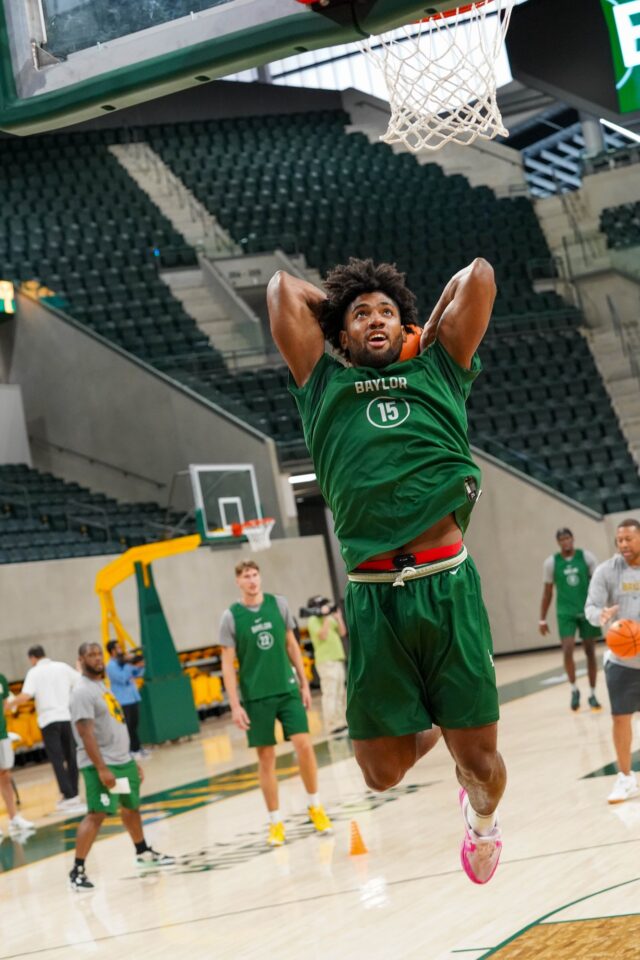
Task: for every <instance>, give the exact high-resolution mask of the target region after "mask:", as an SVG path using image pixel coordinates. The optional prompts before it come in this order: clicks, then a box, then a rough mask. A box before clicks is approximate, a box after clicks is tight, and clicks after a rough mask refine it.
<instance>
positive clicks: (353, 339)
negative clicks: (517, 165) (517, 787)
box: [267, 259, 506, 883]
mask: <svg viewBox="0 0 640 960" xmlns="http://www.w3.org/2000/svg"><path fill="white" fill-rule="evenodd" d="M324 286H325V292H323V291H321V290H319V289H318V288H316V287H315V286H313V285H312V284H310V283H307V282H305V281H303V280H299V279H297V278H295V277H291V276H289V275H288V274H286V273H284V272H279V273H277V274H276V275H275V276H274V277H273V278H272V280H271V282H270V284H269V289H268V293H267V298H268V306H269V315H270V319H271V330H272V333H273V337H274V340H275V342H276V344H277V346H278V348H279V350H280V352H281V354H282V356H283V357H284V359H285V361H286V362H287V364H288V366H289V368H290V370H291V373H292V375H293V379H294V380H295V385H294V384H292V385H291V386H290V390H291V392H292V394H293V396H294V397H295V399H296V402H297V404H298V408H299V410H300V415H301V417H302V422H303V426H304V432H305V438H306V441H307V445H308V447H309V450H310V452H311V456H312V459H313V461H314V465H315V469H316V474H317V477H318V482H319V484H320V488H321V490H322V492H323V495H324V497H325V499H326V500H327V502H328V504H329V506H330V507H331V510H332V512H333V518H334V523H335V530H336V535H337V536H338V539H339V541H340V545H341V551H342V556H343V558H344V560H345V563H346V566H347V570H348V571H349V581H350V582H349V585H348V588H347V595H346V601H345V602H346V613H347V621H348V626H349V637H350V644H351V655H350V661H349V678H348V694H347V696H348V706H347V719H348V723H349V732H350V734H351V737H352V739H353V741H354V749H355V755H356V759H357V761H358V763H359V765H360V767H361V769H362V771H363V774H364V778H365V780H366V782H367V784H368V786H369V787H371V788H372V789H374V790H385V789H387V788H389V787H392V786H394V785H395V784H397V783H398V782H399V781H400V780H401V779H402V777H403V776H404V774H405V773H406V772H407V770H409V768H410V767H412V766H413V765H414V764H415V763H416V761H417V760H419V759H420V757H422V756H423V755H424V754H425V753H426V752H427V751H428V750H430V749H431V748H432V747H433V746H434V745H435V744H436V742H437V741H438V739H439V737H440V734H441V733H442V736H443V737H444V741H445V743H446V745H447V747H448V749H449V752H450V753H451V756H452V757H453V759H454V761H455V764H456V774H457V777H458V780H459V782H460V785H461V788H462V789H461V790H460V803H461V806H462V813H463V817H464V822H465V832H464V840H463V843H462V849H461V860H462V865H463V867H464V870H465V872H466V873H467V875H468V876H469V878H470V879H471V880H472V881H473V882H474V883H486V882H487V881H488V880H490V879H491V877H492V876H493V874H494V872H495V870H496V867H497V865H498V860H499V857H500V851H501V847H502V840H501V833H500V828H499V826H498V823H497V816H496V808H497V806H498V802H499V800H500V797H501V796H502V794H503V792H504V788H505V782H506V771H505V767H504V763H503V761H502V757H501V756H500V754H499V753H498V751H497V720H498V697H497V691H496V684H495V672H494V668H493V658H492V642H491V634H490V630H489V623H488V619H487V615H486V611H485V608H484V604H483V601H482V597H481V593H480V582H479V578H478V573H477V571H476V568H475V566H474V564H473V561H472V560H471V559H470V557H468V555H467V552H466V549H465V547H464V545H463V543H462V533H463V532H464V530H465V529H466V527H467V524H468V522H469V517H470V514H471V510H472V508H473V505H474V503H475V501H476V499H477V497H478V494H479V482H480V472H479V470H478V467H477V466H476V464H475V463H474V462H473V460H472V459H471V454H470V451H469V441H468V438H467V418H466V412H465V401H466V399H467V396H468V394H469V391H470V389H471V384H472V383H473V381H474V379H475V377H476V376H477V374H478V372H479V370H480V361H479V359H478V358H477V356H476V354H475V351H476V348H477V347H478V344H479V343H480V341H481V340H482V337H483V336H484V333H485V331H486V328H487V325H488V322H489V317H490V315H491V309H492V307H493V301H494V299H495V291H496V288H495V283H494V278H493V270H492V268H491V266H490V265H489V264H488V263H487V262H486V261H485V260H482V259H477V260H474V261H473V263H472V264H470V266H468V267H466V268H465V269H464V270H461V271H460V272H459V273H457V274H456V275H455V276H454V277H453V278H452V279H451V280H450V281H449V283H448V284H447V286H446V287H445V289H444V292H443V294H442V296H441V297H440V300H439V301H438V303H437V305H436V307H435V308H434V310H433V312H432V314H431V317H430V318H429V320H428V322H427V324H426V326H425V328H424V330H423V333H422V337H421V340H420V353H419V354H418V355H417V356H415V357H413V358H411V359H408V360H403V361H402V362H399V357H400V353H401V351H402V348H403V345H404V343H405V341H406V339H407V328H408V326H409V325H411V324H414V323H415V322H416V315H417V311H416V298H415V296H414V294H413V293H412V292H411V291H410V290H409V289H408V288H407V286H406V284H405V277H404V275H403V274H401V273H399V272H398V271H397V270H396V268H395V267H394V266H392V265H390V264H386V263H383V264H379V265H374V264H373V262H372V261H371V260H364V261H363V260H355V259H351V260H350V261H349V263H348V264H347V265H346V266H337V267H335V268H334V269H333V270H331V271H330V272H329V274H328V275H327V278H326V281H325V284H324ZM325 338H326V340H328V341H329V343H330V344H331V345H332V346H333V348H334V350H335V351H336V353H337V354H339V355H340V357H336V356H332V355H331V354H329V353H327V352H325Z"/></svg>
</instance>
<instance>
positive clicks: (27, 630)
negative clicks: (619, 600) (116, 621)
mask: <svg viewBox="0 0 640 960" xmlns="http://www.w3.org/2000/svg"><path fill="white" fill-rule="evenodd" d="M475 455H476V457H477V460H478V462H479V463H480V466H481V467H482V471H483V491H484V492H483V494H482V497H481V498H480V500H479V503H478V505H477V507H476V509H475V510H474V513H473V517H472V522H471V525H470V527H469V530H468V534H467V537H466V540H467V545H468V547H469V550H470V553H471V554H472V556H473V557H474V560H475V562H476V564H477V566H478V569H479V571H480V575H481V577H482V583H483V592H484V597H485V602H486V605H487V608H488V611H489V617H490V620H491V626H492V630H493V635H494V643H495V649H496V652H498V653H509V652H517V651H519V650H530V649H533V648H540V647H553V646H556V645H557V644H558V638H557V636H556V628H555V619H554V608H553V607H552V608H551V611H550V617H549V622H550V625H551V628H552V633H551V636H550V637H547V638H543V637H541V636H540V634H539V633H538V619H539V607H540V597H541V594H542V564H543V562H544V559H545V558H546V557H547V556H548V555H549V554H550V553H552V552H554V550H555V548H556V542H555V532H556V530H557V529H558V528H559V527H563V526H568V527H570V529H572V530H573V532H574V534H575V538H576V543H577V545H578V546H580V547H586V548H588V549H589V550H592V551H593V552H594V553H595V555H596V556H597V558H598V560H604V559H606V558H607V557H609V556H611V555H612V553H613V552H614V546H613V543H614V535H615V528H616V524H617V523H618V522H619V521H620V520H621V519H622V515H621V514H620V515H615V516H611V517H607V518H603V519H597V518H595V517H594V516H590V515H589V514H588V513H585V512H584V511H581V510H578V509H576V508H575V507H574V506H573V505H572V504H571V502H570V501H568V500H565V499H563V498H562V497H560V496H556V495H555V494H553V493H552V492H550V491H548V490H546V489H545V488H543V487H540V486H537V485H535V484H532V483H528V482H526V481H524V480H522V479H521V478H520V477H519V476H518V475H517V474H516V473H514V472H511V471H510V470H509V469H508V468H503V467H501V466H499V465H498V464H497V463H496V462H495V461H491V460H489V459H488V458H486V457H483V456H482V455H479V454H477V452H476V454H475ZM636 514H637V511H636ZM247 555H250V554H249V552H248V548H247V547H246V546H245V547H244V548H243V549H241V548H226V549H223V548H218V549H216V550H208V549H204V548H202V549H200V550H198V551H196V552H194V553H191V554H185V555H184V556H180V557H175V558H170V559H167V560H162V561H158V562H157V563H156V564H155V565H154V573H155V578H156V583H157V585H158V589H159V592H160V597H161V599H162V602H163V606H164V609H165V613H166V614H167V618H168V620H169V624H170V627H171V629H172V632H173V636H174V640H175V642H176V646H177V647H178V649H181V650H185V649H190V648H193V647H197V646H200V645H202V644H204V645H208V644H213V643H215V638H216V628H217V623H218V620H219V617H220V614H221V613H222V610H223V609H224V607H225V606H227V605H228V603H229V602H230V601H231V600H232V599H233V598H234V597H235V583H234V577H233V567H234V565H235V563H236V562H237V561H238V559H240V558H241V557H242V556H247ZM109 559H110V558H104V557H89V558H84V559H74V560H57V561H51V562H41V563H25V564H6V565H4V566H0V605H1V609H2V616H1V617H0V672H2V673H5V674H6V675H7V676H8V677H10V678H11V679H19V678H21V677H23V676H24V673H25V669H26V660H25V651H26V649H27V648H28V647H29V646H30V644H32V643H35V642H39V643H43V644H44V646H45V647H46V649H47V651H48V652H49V653H50V654H51V655H52V656H53V657H57V658H60V659H66V660H69V661H71V662H72V661H73V658H74V655H75V650H76V649H77V646H78V644H79V643H80V642H82V641H83V640H86V639H88V638H91V637H97V636H98V631H99V624H100V617H99V608H98V601H97V598H96V596H95V594H94V581H95V575H96V573H97V571H98V570H99V569H100V568H101V567H102V566H104V565H105V564H106V563H108V562H109ZM257 560H258V562H259V563H260V565H261V568H262V571H263V581H264V586H265V589H267V590H268V591H271V592H279V593H283V594H285V595H286V596H287V597H288V598H289V601H290V603H291V607H292V609H293V610H294V611H296V612H297V609H298V607H299V606H301V605H303V604H305V603H306V600H307V598H308V597H309V596H310V595H311V594H314V593H325V594H326V595H327V596H332V595H333V587H332V584H331V578H330V573H329V567H328V563H327V557H326V552H325V548H324V541H323V538H322V537H320V536H317V537H304V538H299V537H298V538H292V539H288V540H277V541H275V542H274V543H273V545H272V547H271V549H270V550H269V551H265V552H264V553H262V554H259V555H257ZM339 564H340V562H339V561H338V569H339V577H338V579H339V581H340V583H341V584H344V582H345V580H344V574H343V568H342V566H341V565H339ZM115 596H116V603H117V607H118V611H119V613H120V615H121V617H122V619H123V621H124V623H125V626H126V627H127V629H128V630H129V631H130V632H131V634H132V636H134V637H137V636H138V621H137V606H136V593H135V586H134V584H133V582H127V583H125V584H123V585H122V586H120V587H118V588H117V590H116V593H115Z"/></svg>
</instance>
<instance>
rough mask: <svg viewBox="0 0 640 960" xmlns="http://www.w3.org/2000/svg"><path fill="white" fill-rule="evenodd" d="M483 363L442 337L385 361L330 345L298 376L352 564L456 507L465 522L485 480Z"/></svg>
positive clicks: (320, 470)
mask: <svg viewBox="0 0 640 960" xmlns="http://www.w3.org/2000/svg"><path fill="white" fill-rule="evenodd" d="M480 369H481V364H480V360H479V359H478V357H477V356H476V357H474V358H473V363H472V365H471V369H470V370H465V369H464V368H463V367H461V366H459V364H457V363H456V362H455V361H454V360H453V359H452V358H451V357H450V356H449V354H448V353H447V352H446V350H445V349H444V347H442V346H441V345H440V343H438V342H437V341H436V342H435V343H434V344H433V346H432V347H431V348H430V349H429V350H426V351H425V352H424V353H422V354H420V355H419V356H418V357H415V358H413V359H412V360H404V361H402V362H397V363H393V364H390V365H389V366H387V367H385V368H384V369H383V370H376V369H374V368H372V367H348V366H344V365H343V364H342V363H340V362H339V361H338V360H336V359H335V358H334V357H331V356H330V355H329V354H327V353H325V354H324V355H323V356H322V357H321V358H320V360H319V361H318V363H317V364H316V366H315V367H314V369H313V372H312V374H311V376H310V378H309V380H308V381H307V383H306V384H305V385H304V387H297V386H295V384H293V383H290V385H289V390H290V391H291V393H292V394H293V396H294V397H295V400H296V403H297V404H298V409H299V411H300V416H301V418H302V424H303V428H304V435H305V440H306V442H307V446H308V447H309V451H310V453H311V458H312V460H313V463H314V465H315V470H316V475H317V478H318V483H319V486H320V489H321V490H322V494H323V496H324V498H325V500H326V501H327V503H328V504H329V507H330V508H331V511H332V513H333V519H334V524H335V532H336V536H337V537H338V540H339V541H340V545H341V551H342V556H343V558H344V561H345V563H346V565H347V569H348V570H353V569H354V567H357V566H358V564H360V563H362V562H363V561H364V560H367V559H369V558H370V557H372V556H375V555H376V554H378V553H382V552H383V551H386V550H393V549H397V548H398V547H401V546H402V545H403V544H405V543H409V542H410V541H411V540H413V538H414V537H417V536H418V534H420V533H422V531H423V530H426V529H427V528H428V527H430V526H432V525H433V524H434V523H436V522H437V521H438V520H441V519H442V518H443V517H445V516H447V514H450V513H453V514H455V517H456V521H457V523H458V524H459V526H460V529H461V530H462V531H463V532H464V530H465V529H466V527H467V525H468V523H469V515H470V513H471V510H472V508H473V505H474V503H475V500H476V499H477V492H478V490H479V487H480V470H479V468H478V467H477V466H476V464H475V463H474V462H473V460H472V458H471V453H470V450H469V440H468V437H467V414H466V410H465V403H466V400H467V397H468V395H469V391H470V389H471V384H472V383H473V381H474V379H475V378H476V376H477V375H478V373H479V371H480Z"/></svg>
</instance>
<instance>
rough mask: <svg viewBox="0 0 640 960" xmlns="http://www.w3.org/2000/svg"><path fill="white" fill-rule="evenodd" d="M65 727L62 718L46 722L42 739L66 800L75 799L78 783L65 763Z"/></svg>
mask: <svg viewBox="0 0 640 960" xmlns="http://www.w3.org/2000/svg"><path fill="white" fill-rule="evenodd" d="M63 728H64V721H62V720H60V721H54V722H53V723H48V724H46V726H44V727H43V728H42V740H43V743H44V749H45V753H46V754H47V759H48V760H49V762H50V763H51V766H52V767H53V772H54V774H55V777H56V780H57V781H58V787H59V788H60V793H61V794H62V798H63V801H64V800H72V799H75V797H76V796H77V794H78V784H77V782H76V783H75V784H73V783H72V782H71V779H70V777H69V771H68V770H67V767H66V764H65V757H64V747H63Z"/></svg>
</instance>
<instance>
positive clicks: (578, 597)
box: [553, 550, 591, 617]
mask: <svg viewBox="0 0 640 960" xmlns="http://www.w3.org/2000/svg"><path fill="white" fill-rule="evenodd" d="M590 579H591V574H590V573H589V567H588V565H587V561H586V560H585V558H584V553H583V552H582V550H576V551H575V553H574V554H573V556H572V557H571V558H570V559H565V558H564V557H563V556H562V554H561V553H556V554H555V555H554V558H553V582H554V584H555V588H556V612H557V615H558V617H567V616H568V617H571V616H580V617H583V616H584V604H585V601H586V599H587V593H588V591H589V580H590Z"/></svg>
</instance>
